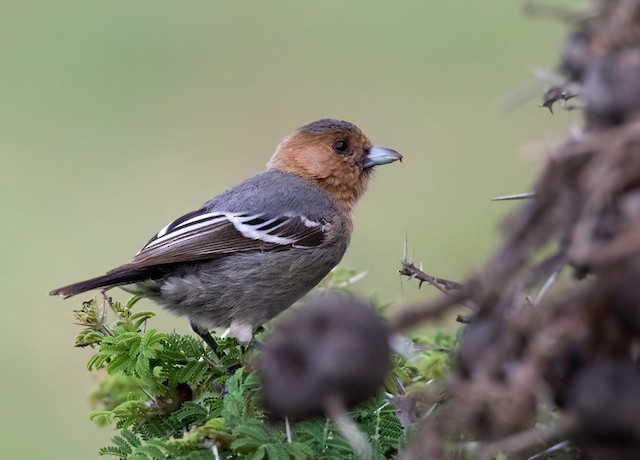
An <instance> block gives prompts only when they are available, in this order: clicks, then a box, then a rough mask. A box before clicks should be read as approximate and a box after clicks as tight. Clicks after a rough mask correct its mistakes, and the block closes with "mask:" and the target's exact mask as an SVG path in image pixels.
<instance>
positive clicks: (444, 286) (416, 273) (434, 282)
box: [399, 260, 462, 294]
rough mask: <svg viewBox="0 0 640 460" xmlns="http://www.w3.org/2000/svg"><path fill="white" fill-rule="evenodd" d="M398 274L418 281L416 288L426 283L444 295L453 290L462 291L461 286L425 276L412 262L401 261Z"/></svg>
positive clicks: (449, 281) (443, 279)
mask: <svg viewBox="0 0 640 460" xmlns="http://www.w3.org/2000/svg"><path fill="white" fill-rule="evenodd" d="M399 273H400V274H401V275H404V276H408V277H409V278H410V279H412V278H415V279H417V280H418V281H420V284H419V285H418V288H420V287H422V283H427V284H429V285H431V286H433V287H435V288H437V289H438V290H439V291H440V292H442V293H444V294H449V292H451V291H453V290H458V289H462V284H460V283H456V282H455V281H451V280H448V279H445V278H438V277H436V276H431V275H427V274H426V273H425V272H423V271H422V270H421V269H419V268H418V267H416V266H415V265H414V264H413V262H409V261H407V260H403V261H402V268H401V269H400V272H399Z"/></svg>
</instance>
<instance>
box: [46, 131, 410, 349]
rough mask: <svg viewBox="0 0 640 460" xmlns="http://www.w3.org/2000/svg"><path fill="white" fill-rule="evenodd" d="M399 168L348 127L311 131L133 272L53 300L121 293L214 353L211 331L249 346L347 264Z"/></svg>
mask: <svg viewBox="0 0 640 460" xmlns="http://www.w3.org/2000/svg"><path fill="white" fill-rule="evenodd" d="M402 158H403V157H402V155H400V154H399V153H398V152H396V151H395V150H392V149H390V148H385V147H380V146H376V145H372V143H371V142H370V141H369V139H368V138H367V136H366V135H365V134H364V133H363V132H362V131H361V130H360V129H359V128H358V127H357V126H356V125H354V124H352V123H350V122H347V121H342V120H335V119H321V120H318V121H314V122H312V123H308V124H306V125H304V126H302V127H300V128H298V129H296V130H295V131H294V132H293V133H292V134H290V135H289V136H287V137H285V138H284V139H283V140H282V141H281V142H280V143H279V145H278V146H277V148H276V150H275V153H273V155H272V157H271V159H270V160H269V161H268V163H267V168H266V170H265V171H263V172H260V173H258V174H256V175H254V176H252V177H250V178H248V179H246V180H245V181H244V182H241V183H240V184H238V185H236V186H234V187H232V188H230V189H228V190H226V191H224V192H223V193H221V194H220V195H218V196H216V197H214V198H213V199H211V200H209V201H207V202H206V203H204V204H203V205H202V206H201V207H200V208H198V209H197V210H195V211H192V212H189V213H187V214H185V215H183V216H181V217H179V218H177V219H176V220H174V221H173V222H171V223H169V224H168V225H166V226H165V227H164V228H162V229H161V230H160V231H159V232H158V233H156V234H155V235H154V236H153V237H152V238H151V239H150V240H149V241H148V242H147V243H146V244H145V245H144V246H143V247H142V249H140V251H138V253H137V254H136V255H135V256H134V257H133V258H132V259H131V261H130V262H128V263H125V264H124V265H121V266H119V267H116V268H114V269H112V270H110V271H108V272H107V273H106V274H105V275H102V276H97V277H95V278H91V279H88V280H85V281H80V282H77V283H73V284H70V285H67V286H63V287H60V288H57V289H54V290H52V291H51V292H50V295H54V296H56V295H60V296H63V297H64V298H68V297H71V296H74V295H77V294H80V293H83V292H86V291H90V290H94V289H102V290H103V291H106V290H108V289H111V288H114V287H120V288H122V289H124V290H125V291H127V292H129V293H132V294H136V295H140V296H143V297H146V298H148V299H150V300H151V301H153V302H155V303H157V304H159V305H160V306H161V307H163V308H165V309H167V310H169V311H170V312H172V313H174V314H177V315H178V316H186V317H187V318H188V320H189V322H190V325H191V328H192V329H193V331H194V332H195V333H196V334H198V335H199V336H200V337H201V338H202V339H203V340H204V341H205V342H206V343H207V344H208V345H209V346H211V347H212V348H213V349H214V351H215V349H216V342H215V340H214V339H213V337H212V336H211V333H210V331H211V330H212V329H214V328H225V329H226V330H227V335H228V336H230V337H235V338H236V339H238V341H240V342H241V343H249V342H251V340H252V338H253V332H254V330H255V329H256V328H258V327H259V326H261V325H263V324H265V323H266V322H268V321H269V320H271V319H272V318H274V317H275V316H277V315H278V314H280V313H281V312H282V311H284V310H286V309H287V308H289V307H290V306H291V305H293V304H294V303H295V302H296V301H297V300H298V299H300V298H301V297H303V296H304V295H305V294H307V293H308V292H309V291H310V290H311V289H312V288H313V287H315V286H316V285H317V284H318V283H319V282H320V281H322V279H323V278H324V277H325V276H326V275H327V274H328V273H329V272H330V271H331V270H332V269H333V268H334V267H335V266H336V265H337V264H338V263H339V262H340V260H341V259H342V257H343V255H344V253H345V251H346V250H347V247H348V245H349V242H350V240H351V234H352V229H353V210H354V206H355V204H356V202H357V201H358V200H359V199H360V198H361V197H362V195H363V194H364V192H365V190H366V189H367V185H368V184H369V182H370V179H371V177H372V173H373V170H374V168H375V167H376V166H380V165H384V164H388V163H393V162H395V161H402Z"/></svg>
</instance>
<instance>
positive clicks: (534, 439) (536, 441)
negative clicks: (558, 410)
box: [477, 420, 573, 460]
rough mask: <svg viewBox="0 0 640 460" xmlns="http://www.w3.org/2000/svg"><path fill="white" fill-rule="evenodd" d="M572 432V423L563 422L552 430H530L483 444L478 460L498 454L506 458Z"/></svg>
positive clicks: (488, 458)
mask: <svg viewBox="0 0 640 460" xmlns="http://www.w3.org/2000/svg"><path fill="white" fill-rule="evenodd" d="M572 431H573V423H572V422H571V421H570V420H563V421H562V422H561V423H560V424H559V425H558V426H556V427H555V428H553V429H544V428H536V427H534V428H530V429H528V430H525V431H522V432H520V433H516V434H514V435H512V436H508V437H506V438H503V439H500V440H498V441H494V442H492V443H489V444H485V445H484V446H482V447H481V448H480V450H479V451H478V455H477V458H478V460H491V459H492V458H494V457H496V456H497V455H499V454H504V455H506V456H507V457H510V456H512V455H515V454H518V453H521V452H524V451H527V450H529V449H533V448H534V447H536V446H540V445H548V444H550V443H551V442H554V441H557V440H559V439H562V438H566V437H568V436H569V435H570V434H571V432H572Z"/></svg>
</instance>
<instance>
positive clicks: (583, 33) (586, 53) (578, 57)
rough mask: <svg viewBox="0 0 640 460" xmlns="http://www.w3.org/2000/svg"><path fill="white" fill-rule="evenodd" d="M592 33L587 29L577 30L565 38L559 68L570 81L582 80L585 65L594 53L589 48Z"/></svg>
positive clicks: (591, 59) (587, 64) (586, 65)
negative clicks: (565, 42)
mask: <svg viewBox="0 0 640 460" xmlns="http://www.w3.org/2000/svg"><path fill="white" fill-rule="evenodd" d="M592 35H593V34H592V32H591V31H589V30H578V31H576V32H574V33H572V34H571V35H569V38H568V39H567V44H566V45H565V47H564V50H562V55H561V56H560V70H561V71H562V72H563V73H564V74H565V75H566V76H567V77H568V78H569V80H571V81H577V82H579V81H582V78H583V75H584V73H585V71H586V69H587V67H588V66H589V65H590V64H591V62H592V61H593V59H594V56H595V53H594V51H593V49H592V48H591V41H592Z"/></svg>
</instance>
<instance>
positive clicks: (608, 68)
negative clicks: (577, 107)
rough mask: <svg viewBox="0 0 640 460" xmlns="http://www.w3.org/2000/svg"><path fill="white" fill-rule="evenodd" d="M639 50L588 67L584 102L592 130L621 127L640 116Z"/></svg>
mask: <svg viewBox="0 0 640 460" xmlns="http://www.w3.org/2000/svg"><path fill="white" fill-rule="evenodd" d="M638 75H640V50H638V49H625V50H621V51H617V52H613V53H611V54H609V55H606V56H604V57H602V58H599V59H597V60H596V62H595V63H594V64H592V65H590V66H589V68H588V69H587V72H586V74H585V76H584V86H583V90H582V93H581V95H582V98H583V100H584V102H585V106H586V107H585V108H586V115H587V123H588V125H589V126H590V127H601V126H613V125H620V124H622V123H624V122H625V121H627V120H629V119H630V118H631V117H632V116H633V115H638V114H639V113H640V78H638Z"/></svg>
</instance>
